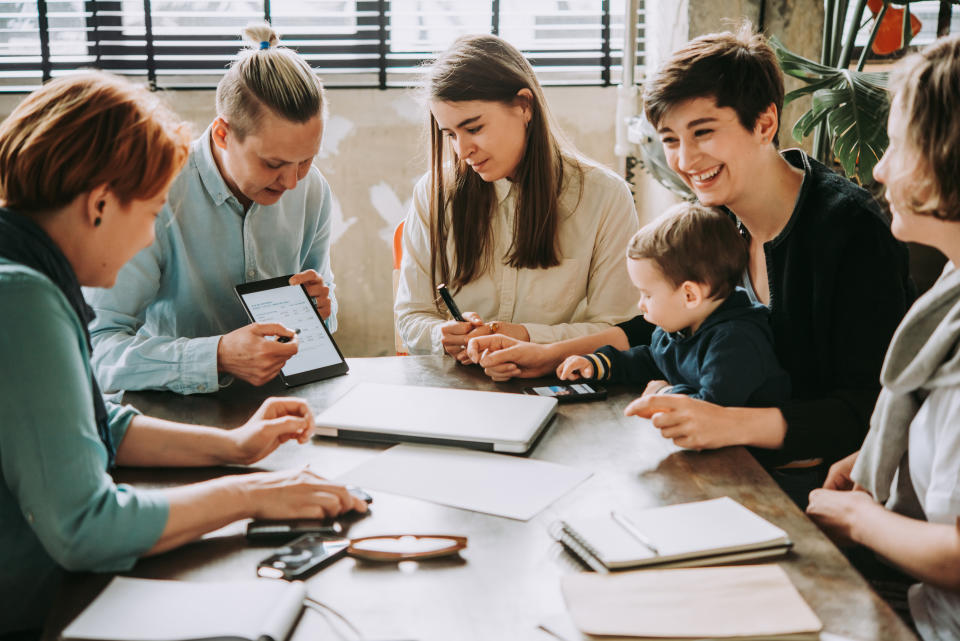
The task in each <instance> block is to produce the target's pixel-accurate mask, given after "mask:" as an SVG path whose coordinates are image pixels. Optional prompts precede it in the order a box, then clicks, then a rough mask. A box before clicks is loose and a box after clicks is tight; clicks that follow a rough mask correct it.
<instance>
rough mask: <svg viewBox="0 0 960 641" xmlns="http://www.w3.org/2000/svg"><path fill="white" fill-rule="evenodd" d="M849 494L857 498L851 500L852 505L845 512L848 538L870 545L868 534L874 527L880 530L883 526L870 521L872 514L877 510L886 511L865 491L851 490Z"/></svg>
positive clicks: (857, 542) (860, 543)
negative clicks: (847, 522)
mask: <svg viewBox="0 0 960 641" xmlns="http://www.w3.org/2000/svg"><path fill="white" fill-rule="evenodd" d="M858 494H862V495H863V496H857V495H858ZM850 496H851V498H853V497H856V499H857V500H855V501H853V505H852V506H851V507H850V510H849V512H848V513H847V519H848V521H849V536H850V540H851V541H853V542H854V543H856V544H857V545H864V546H866V547H872V546H871V545H870V543H869V540H868V539H869V538H870V534H871V533H872V532H874V531H875V528H880V530H882V528H883V525H882V524H877V523H873V522H872V521H873V516H875V515H876V514H877V513H878V511H879V512H886V508H885V507H883V506H882V505H880V504H879V503H877V502H876V501H874V500H873V499H872V498H870V495H869V494H867V493H866V492H859V491H857V490H852V491H851V494H850ZM880 530H878V531H880Z"/></svg>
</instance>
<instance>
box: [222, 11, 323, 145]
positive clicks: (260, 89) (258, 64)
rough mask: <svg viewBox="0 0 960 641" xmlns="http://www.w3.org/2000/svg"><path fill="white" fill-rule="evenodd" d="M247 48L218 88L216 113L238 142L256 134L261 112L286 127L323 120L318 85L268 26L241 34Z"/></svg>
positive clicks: (251, 27)
mask: <svg viewBox="0 0 960 641" xmlns="http://www.w3.org/2000/svg"><path fill="white" fill-rule="evenodd" d="M243 38H244V39H245V40H246V41H247V46H246V47H244V48H243V49H241V50H240V53H239V55H238V57H237V59H236V60H235V61H234V62H233V63H232V64H231V65H230V69H229V70H228V71H227V73H226V74H225V75H224V76H223V78H222V79H221V80H220V83H219V84H218V85H217V112H218V113H219V114H220V116H221V117H223V118H224V119H225V120H226V121H227V122H228V123H229V124H230V128H231V130H232V131H233V133H234V135H236V136H237V138H239V139H240V140H243V139H244V138H246V137H247V135H249V134H251V133H254V132H255V131H257V129H258V127H259V125H260V119H261V118H262V117H263V113H264V110H269V111H271V112H273V113H274V114H276V115H278V116H280V117H282V118H285V119H287V120H289V121H291V122H296V123H304V122H307V121H308V120H310V119H311V118H313V117H314V116H317V115H320V116H321V118H324V119H326V116H327V113H326V110H327V103H326V98H325V97H324V91H323V83H321V82H320V79H319V78H318V77H317V75H316V74H315V73H314V71H313V69H311V68H310V65H309V64H307V61H306V60H304V59H303V58H302V57H300V55H299V54H297V52H295V51H293V50H292V49H288V48H287V47H281V46H280V37H279V36H278V35H277V32H276V31H274V30H273V28H271V27H270V25H268V24H251V25H248V26H247V27H246V28H245V29H244V30H243Z"/></svg>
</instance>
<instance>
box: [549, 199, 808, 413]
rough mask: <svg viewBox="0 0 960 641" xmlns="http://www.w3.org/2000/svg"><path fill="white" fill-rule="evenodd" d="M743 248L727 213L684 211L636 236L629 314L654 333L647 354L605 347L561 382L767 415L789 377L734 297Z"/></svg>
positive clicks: (574, 365)
mask: <svg viewBox="0 0 960 641" xmlns="http://www.w3.org/2000/svg"><path fill="white" fill-rule="evenodd" d="M747 260H748V257H747V245H746V242H745V241H744V240H743V238H742V237H741V236H740V233H739V231H738V230H737V228H736V225H735V224H734V222H733V220H732V219H731V218H730V217H729V216H727V215H726V214H725V213H723V212H721V211H719V210H717V209H712V208H708V207H704V206H702V205H699V204H694V203H682V204H680V205H676V206H674V207H672V208H671V209H670V210H669V211H668V212H667V213H665V214H664V215H663V216H661V217H660V218H658V219H657V220H655V221H654V222H652V223H650V224H648V225H646V226H645V227H643V229H641V230H640V231H638V232H637V233H636V234H635V235H634V236H633V238H632V239H631V241H630V244H629V246H628V247H627V270H628V271H629V272H630V278H631V280H632V281H633V284H634V285H636V287H637V289H639V290H640V301H639V302H638V303H637V307H638V308H639V309H640V313H641V314H642V315H643V317H644V318H645V319H646V320H647V321H649V322H650V323H652V324H654V325H656V326H657V329H656V330H655V331H654V333H653V338H652V340H651V342H650V345H649V346H647V345H640V346H637V347H633V348H631V349H629V350H627V351H619V350H617V349H615V348H613V347H612V346H610V345H607V346H605V347H601V348H600V349H599V350H597V351H596V352H594V353H593V354H587V355H584V356H571V357H569V358H567V359H566V360H565V361H564V362H563V363H561V364H560V367H558V368H557V376H559V377H560V378H561V379H566V380H576V379H579V378H587V379H593V380H604V381H611V382H627V383H635V384H639V385H646V389H645V390H644V394H663V393H670V394H686V395H689V396H691V397H693V398H699V399H703V400H705V401H710V402H712V403H717V404H719V405H725V406H734V407H751V406H752V407H765V406H772V405H776V404H777V403H780V402H782V401H785V400H787V399H789V397H790V378H789V376H788V375H787V373H786V372H785V371H784V370H783V369H782V368H781V367H780V365H779V363H778V362H777V357H776V355H775V353H774V350H773V333H772V331H771V329H770V325H769V322H768V319H767V314H768V310H767V308H766V307H765V306H763V305H761V304H759V303H752V302H751V301H750V299H749V297H748V296H747V293H746V291H744V290H743V289H738V288H737V285H738V283H740V282H741V279H742V278H743V275H744V273H745V270H746V267H747Z"/></svg>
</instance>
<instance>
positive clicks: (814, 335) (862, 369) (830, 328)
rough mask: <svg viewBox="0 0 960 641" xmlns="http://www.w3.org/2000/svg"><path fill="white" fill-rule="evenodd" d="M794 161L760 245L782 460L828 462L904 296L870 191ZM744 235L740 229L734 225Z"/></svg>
mask: <svg viewBox="0 0 960 641" xmlns="http://www.w3.org/2000/svg"><path fill="white" fill-rule="evenodd" d="M783 157H784V158H785V159H786V160H787V161H788V162H789V163H790V164H791V165H793V166H794V167H797V168H800V169H803V171H804V178H803V186H802V187H801V188H800V195H799V196H798V197H797V203H796V207H795V208H794V211H793V215H792V216H791V217H790V222H788V223H787V226H786V227H785V228H784V229H783V231H781V232H780V235H778V236H777V237H776V238H774V239H773V240H771V241H768V242H766V243H764V245H763V251H764V254H765V256H766V261H767V278H768V280H769V285H770V325H771V327H772V328H773V336H774V339H775V348H776V350H777V356H778V358H779V361H780V364H781V365H783V368H784V369H785V370H787V372H789V373H790V382H791V384H792V387H793V397H792V398H790V399H788V400H787V401H785V402H783V403H781V404H780V405H779V408H780V411H781V412H782V413H783V417H784V419H786V421H787V435H786V438H785V440H784V442H783V449H782V450H778V451H770V450H765V451H763V455H764V461H765V462H766V463H767V464H769V465H772V464H781V463H785V462H787V461H792V460H795V459H805V458H814V457H820V458H823V459H824V461H825V463H827V464H830V463H832V462H834V461H836V460H837V459H840V458H842V457H844V456H846V455H847V454H850V453H851V452H853V451H854V450H856V449H858V448H859V447H860V444H861V443H862V442H863V437H864V435H865V434H866V433H867V429H868V427H869V425H870V414H871V412H872V411H873V405H874V403H876V400H877V394H878V393H879V392H880V366H881V364H882V363H883V357H884V355H885V354H886V350H887V344H889V342H890V338H891V337H892V336H893V331H894V329H896V327H897V325H898V324H899V323H900V320H901V319H902V318H903V315H904V313H905V312H906V311H907V308H909V307H910V304H911V303H912V302H913V298H914V296H915V290H914V287H913V282H912V281H911V280H910V277H909V275H908V271H909V270H908V261H907V250H906V247H905V246H904V245H903V244H902V243H900V242H898V241H897V240H896V239H894V237H893V235H892V234H891V233H890V221H889V219H887V218H886V217H885V216H884V215H883V214H881V213H880V211H879V209H878V207H877V204H876V203H875V202H874V201H873V199H872V198H871V196H870V194H869V193H867V192H866V191H864V190H863V189H861V188H860V187H857V186H856V185H854V184H853V183H852V182H850V181H849V180H847V179H846V178H844V177H843V176H839V175H837V174H835V173H833V172H832V171H830V170H829V169H828V168H826V167H824V166H823V165H821V164H820V163H818V162H817V161H816V160H813V159H811V158H809V157H808V156H807V155H806V154H804V153H803V152H802V151H799V150H796V149H793V150H788V151H785V152H783ZM743 232H744V233H746V230H745V229H744V230H743ZM618 327H620V328H621V329H622V330H623V331H624V333H625V334H626V335H627V339H628V340H629V342H630V345H640V344H646V343H648V342H649V341H650V336H651V333H652V331H653V327H652V326H651V325H650V324H649V323H646V322H645V321H644V320H643V317H642V316H637V317H636V318H634V319H631V320H629V321H626V322H624V323H621V324H620V325H618Z"/></svg>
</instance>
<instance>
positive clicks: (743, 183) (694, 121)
mask: <svg viewBox="0 0 960 641" xmlns="http://www.w3.org/2000/svg"><path fill="white" fill-rule="evenodd" d="M775 114H776V108H775V107H773V106H772V105H771V107H770V109H768V110H767V111H766V112H764V113H763V114H761V116H760V118H759V119H758V121H757V125H756V127H755V128H754V131H749V130H747V129H745V128H744V126H743V125H742V124H741V122H740V120H739V118H738V117H737V112H736V111H734V109H733V108H732V107H717V104H716V101H715V100H714V99H713V98H709V97H704V98H693V99H691V100H687V101H685V102H682V103H680V104H678V105H676V106H674V107H671V108H670V109H669V110H668V111H667V112H666V113H665V114H664V116H663V119H662V120H661V121H660V122H659V123H658V126H657V131H658V133H659V135H660V141H661V142H662V143H663V151H664V154H665V155H666V158H667V163H668V164H669V165H670V168H671V169H673V171H675V172H676V173H677V175H679V176H680V178H682V179H683V181H684V182H685V183H686V184H687V185H688V186H689V187H690V188H691V189H692V190H693V192H694V194H696V196H697V199H698V200H699V201H700V202H701V203H702V204H704V205H707V206H712V207H719V206H727V207H730V208H731V209H733V210H734V211H736V204H737V201H738V200H740V199H742V198H744V197H745V196H746V195H747V194H748V193H749V192H750V190H754V189H756V185H754V184H753V183H752V182H751V181H752V180H754V179H755V176H756V172H755V171H754V169H753V163H754V160H755V159H756V158H757V156H758V155H759V153H760V152H761V151H762V150H763V149H764V148H766V147H768V146H769V145H770V139H771V138H772V134H771V133H769V130H770V128H771V123H770V122H768V121H769V120H770V119H771V118H773V119H774V122H773V124H772V127H773V131H776V124H775V119H776V115H775Z"/></svg>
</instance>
